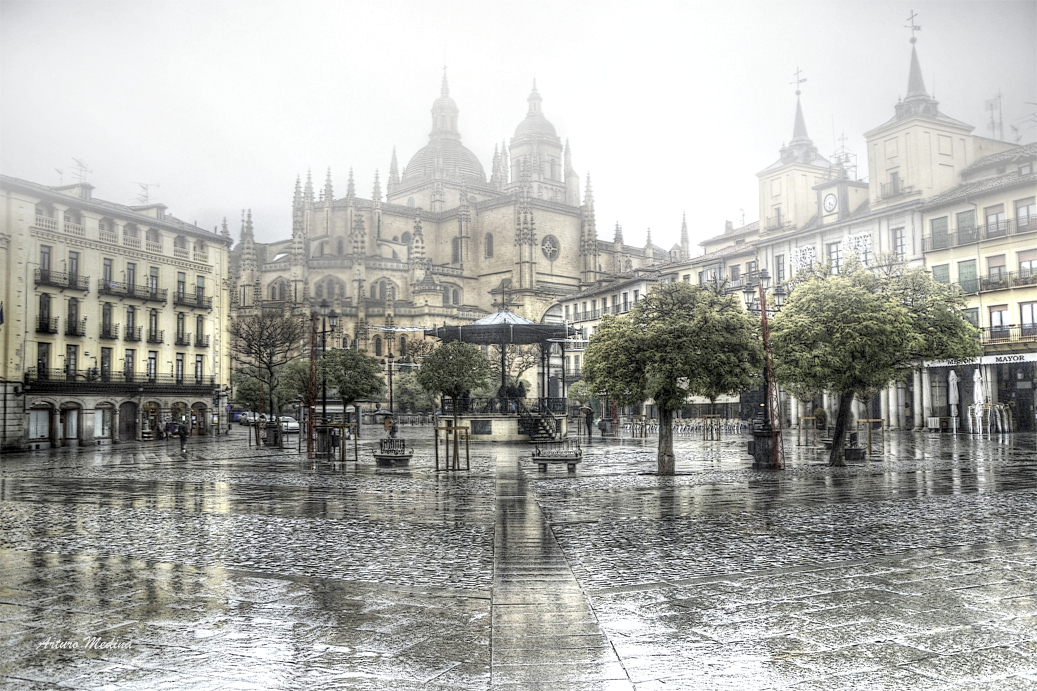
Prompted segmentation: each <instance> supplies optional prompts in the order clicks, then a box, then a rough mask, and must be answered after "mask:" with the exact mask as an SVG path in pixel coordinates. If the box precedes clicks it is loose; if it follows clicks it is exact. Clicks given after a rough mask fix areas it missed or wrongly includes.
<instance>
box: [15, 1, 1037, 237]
mask: <svg viewBox="0 0 1037 691" xmlns="http://www.w3.org/2000/svg"><path fill="white" fill-rule="evenodd" d="M912 10H914V11H915V12H917V13H918V19H917V23H918V24H920V25H921V26H922V31H921V32H920V33H919V34H918V39H919V41H918V53H919V59H920V62H921V66H922V70H923V73H924V75H925V81H926V87H927V88H928V90H929V92H930V93H933V92H934V91H935V95H936V98H937V99H938V100H939V101H940V109H941V111H942V112H944V113H946V114H947V115H949V116H951V117H954V118H957V119H959V120H964V121H965V122H968V123H970V124H972V125H974V126H975V127H976V130H975V132H976V133H977V134H982V135H986V136H989V135H990V134H991V132H990V130H989V129H988V126H987V124H988V122H989V114H988V113H987V111H986V110H985V102H986V101H987V100H989V99H991V98H994V97H995V96H996V95H997V94H998V93H1000V94H1001V96H1002V103H1003V122H1004V138H1005V139H1008V140H1011V141H1015V140H1016V137H1017V135H1016V133H1015V132H1014V131H1013V129H1012V126H1013V125H1014V126H1015V127H1018V128H1019V136H1021V137H1022V139H1021V141H1022V143H1028V142H1033V141H1034V140H1035V137H1037V122H1035V120H1037V117H1035V116H1034V113H1035V111H1037V106H1035V105H1034V103H1035V102H1037V2H1034V1H1033V0H1028V1H1025V2H994V1H970V2H951V1H945V0H941V1H939V2H922V1H920V0H911V1H910V2H879V1H860V0H858V1H855V2H832V1H827V2H807V1H793V0H786V1H783V2H774V1H755V0H742V1H731V0H726V1H723V2H692V1H688V0H683V1H680V2H672V3H668V2H650V1H649V2H645V1H642V2H637V3H634V2H606V1H603V0H591V1H588V2H562V1H560V0H554V1H552V2H542V3H541V2H522V1H518V2H510V3H498V2H485V1H473V2H460V1H454V2H452V1H449V0H439V1H437V2H370V1H367V2H326V3H317V2H313V3H308V2H300V1H294V2H260V1H253V2H241V3H239V2H201V3H193V2H183V1H179V0H178V1H175V2H98V1H94V0H78V1H76V2H40V1H36V2H17V1H12V0H0V170H2V172H3V173H5V174H8V175H14V176H17V177H21V178H25V179H28V180H32V181H34V182H40V183H43V184H48V185H56V184H58V183H59V179H60V177H59V173H58V172H57V169H62V170H63V171H64V182H65V183H69V182H71V181H72V180H73V173H72V170H73V160H72V159H73V158H78V159H81V160H83V161H85V162H86V164H87V165H88V166H89V167H90V168H91V169H92V171H93V172H91V173H90V174H89V176H88V180H89V181H90V182H91V183H92V184H94V185H95V187H96V189H95V192H94V194H95V195H96V196H97V197H99V198H102V199H107V200H111V201H115V202H120V203H127V204H128V203H135V202H134V199H135V197H136V196H137V195H138V194H139V191H140V190H139V188H138V187H137V185H136V184H134V183H137V182H143V183H153V184H156V185H158V187H157V188H152V190H151V200H152V201H160V202H162V203H164V204H166V205H167V206H168V207H169V211H170V213H172V214H174V215H176V216H178V217H180V218H182V219H184V220H187V221H197V223H198V224H199V225H201V226H203V227H208V228H211V227H213V226H214V225H215V224H217V223H218V222H219V221H220V219H222V218H223V217H224V216H227V217H228V219H229V220H230V223H231V229H232V232H233V233H234V235H235V238H236V237H237V231H238V228H239V226H240V215H241V209H243V208H251V209H252V213H253V217H254V221H255V225H256V235H257V238H258V239H259V240H261V241H270V240H274V239H277V238H284V237H288V236H290V234H291V201H292V194H293V190H294V184H295V177H296V175H297V174H302V175H303V176H304V178H305V174H306V170H307V169H312V170H313V173H314V177H315V179H316V180H318V181H323V179H324V175H325V171H326V169H327V168H328V167H329V166H330V167H331V170H332V176H333V181H334V185H335V193H336V196H337V197H341V196H344V194H345V189H346V179H347V176H348V171H349V168H350V167H352V168H353V169H354V171H355V176H356V182H357V192H358V194H359V195H361V196H363V197H369V196H370V194H371V187H372V183H373V180H374V171H375V169H376V168H377V169H379V170H380V171H381V175H382V180H383V189H384V180H385V176H386V175H387V172H388V168H389V160H390V157H391V153H392V148H393V146H395V147H396V149H397V153H398V156H399V160H400V166H401V168H402V166H403V165H405V164H406V163H407V161H408V160H409V159H410V157H411V156H412V155H413V154H414V152H416V151H417V150H418V149H419V148H421V147H422V146H424V145H425V144H426V143H427V142H428V133H429V131H430V129H431V115H430V112H429V111H430V108H431V106H432V102H433V100H434V99H435V98H436V97H437V96H438V95H439V87H440V80H441V75H442V69H443V65H444V62H445V64H446V66H447V73H448V75H449V80H450V88H451V96H453V98H454V99H455V100H456V102H457V104H458V107H459V108H460V118H459V129H460V131H461V135H462V143H463V144H465V145H466V146H467V147H468V148H470V149H471V150H472V151H474V152H475V153H476V155H478V156H479V158H480V159H481V160H482V162H483V167H484V168H485V169H486V170H487V171H489V169H490V159H491V157H492V154H493V147H494V144H495V143H499V142H500V141H501V140H502V139H505V138H506V139H508V140H510V138H511V136H512V135H513V134H514V131H515V127H516V125H518V123H519V122H521V121H522V119H523V118H524V117H525V114H526V108H527V104H526V97H527V96H528V95H529V91H530V87H531V85H532V81H533V78H534V77H536V80H537V86H538V89H539V91H540V94H541V96H542V97H543V99H544V101H543V110H544V113H545V115H546V116H547V118H548V119H549V120H550V121H551V122H552V123H554V125H555V128H556V129H557V131H558V134H559V136H561V137H562V138H563V139H566V138H568V139H569V140H570V143H571V145H572V151H573V165H574V167H575V168H576V170H577V172H578V173H579V174H580V177H581V180H582V181H583V182H585V181H586V174H587V172H588V171H590V173H591V176H592V184H593V187H594V197H595V205H596V210H597V221H598V233H599V236H600V237H602V238H604V239H608V240H611V239H612V236H613V228H614V226H615V223H616V222H617V221H618V222H619V223H620V224H621V225H622V226H623V229H624V237H625V240H626V242H627V243H628V244H636V245H641V244H644V241H645V236H646V230H647V229H648V228H651V229H652V239H653V241H654V242H655V244H658V245H662V246H664V247H670V246H671V245H672V244H673V243H675V242H678V241H679V238H680V223H681V214H682V212H684V211H687V214H688V223H689V227H690V229H691V240H692V243H693V245H694V244H695V243H697V242H700V241H701V240H703V239H705V238H707V237H710V236H713V235H716V234H717V233H719V232H721V231H722V230H723V227H724V221H725V220H731V221H734V222H735V223H736V225H737V224H740V223H741V221H742V218H743V214H744V219H745V221H746V222H751V221H754V220H757V218H758V217H759V214H758V208H757V207H758V191H757V178H756V173H757V172H758V171H760V170H762V169H763V168H765V167H767V166H768V165H770V164H771V163H773V162H774V161H775V160H776V159H777V157H778V149H779V148H780V147H781V145H782V143H783V142H784V141H787V140H788V139H789V138H790V137H791V135H792V125H793V115H794V112H795V98H796V97H795V86H794V85H792V84H790V82H792V81H793V78H794V76H793V72H794V71H795V70H796V68H797V67H798V68H800V69H801V70H802V73H803V76H804V77H806V79H807V81H806V83H804V84H803V85H802V90H803V96H802V98H803V109H804V113H805V116H806V124H807V129H808V132H809V134H810V136H811V138H812V139H813V140H814V143H815V144H816V145H817V146H818V148H819V149H820V150H821V152H822V153H823V154H826V155H827V154H830V153H831V152H832V151H833V150H834V148H835V147H836V146H837V142H836V141H835V138H836V137H837V136H838V135H839V134H840V133H843V132H845V134H846V136H847V141H846V144H847V146H848V147H849V148H850V149H852V150H853V151H855V152H856V153H858V155H859V156H860V169H859V175H860V176H861V177H864V176H866V175H867V167H866V164H865V156H864V138H863V134H864V132H866V131H868V130H870V129H873V128H874V127H877V126H878V125H880V124H882V123H883V122H885V121H886V120H888V119H889V118H890V117H892V115H893V106H894V104H895V103H896V101H897V98H898V97H899V96H903V95H904V93H905V91H906V88H907V77H908V74H907V72H908V63H909V58H910V44H909V42H908V39H909V38H910V31H909V30H908V29H906V28H905V25H906V24H908V23H909V22H908V15H909V14H910V13H911V11H912ZM699 252H700V249H699V248H694V250H693V254H697V253H699Z"/></svg>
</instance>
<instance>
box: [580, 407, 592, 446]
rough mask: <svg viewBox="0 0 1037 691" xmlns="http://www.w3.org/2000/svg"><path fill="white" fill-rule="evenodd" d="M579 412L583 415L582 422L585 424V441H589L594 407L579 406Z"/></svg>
mask: <svg viewBox="0 0 1037 691" xmlns="http://www.w3.org/2000/svg"><path fill="white" fill-rule="evenodd" d="M580 413H581V414H582V415H583V420H584V424H585V425H587V442H588V443H589V442H590V440H591V434H592V432H593V430H594V409H593V408H591V407H590V406H588V405H585V406H582V407H581V408H580Z"/></svg>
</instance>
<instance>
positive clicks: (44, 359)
mask: <svg viewBox="0 0 1037 691" xmlns="http://www.w3.org/2000/svg"><path fill="white" fill-rule="evenodd" d="M48 369H50V343H37V344H36V372H37V375H38V376H39V377H40V378H41V379H45V378H46V377H47V370H48Z"/></svg>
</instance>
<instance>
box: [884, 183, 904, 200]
mask: <svg viewBox="0 0 1037 691" xmlns="http://www.w3.org/2000/svg"><path fill="white" fill-rule="evenodd" d="M910 191H911V188H910V187H908V186H907V185H905V184H904V181H903V180H893V181H892V182H884V183H882V184H881V185H880V186H879V194H880V195H881V197H882V198H883V199H889V198H890V197H896V196H898V195H901V194H904V193H905V192H910Z"/></svg>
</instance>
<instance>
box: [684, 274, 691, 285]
mask: <svg viewBox="0 0 1037 691" xmlns="http://www.w3.org/2000/svg"><path fill="white" fill-rule="evenodd" d="M683 280H684V282H685V283H691V274H684V279H683Z"/></svg>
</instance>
